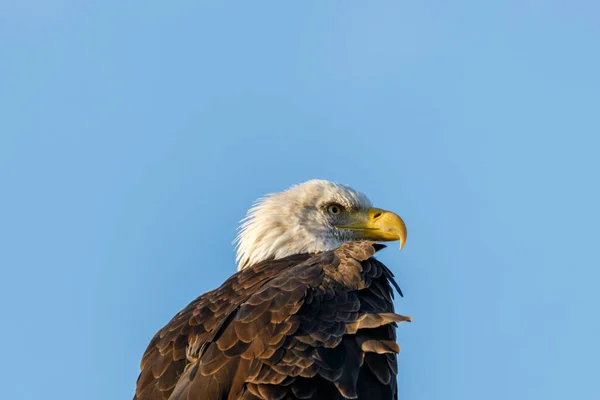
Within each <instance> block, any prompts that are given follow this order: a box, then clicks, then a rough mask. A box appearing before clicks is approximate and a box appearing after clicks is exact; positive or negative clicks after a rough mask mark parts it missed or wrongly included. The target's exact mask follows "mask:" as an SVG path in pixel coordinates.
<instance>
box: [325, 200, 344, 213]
mask: <svg viewBox="0 0 600 400" xmlns="http://www.w3.org/2000/svg"><path fill="white" fill-rule="evenodd" d="M343 211H344V207H343V206H341V205H339V204H335V203H334V204H330V205H328V206H327V212H328V213H329V215H340V214H341V213H342V212H343Z"/></svg>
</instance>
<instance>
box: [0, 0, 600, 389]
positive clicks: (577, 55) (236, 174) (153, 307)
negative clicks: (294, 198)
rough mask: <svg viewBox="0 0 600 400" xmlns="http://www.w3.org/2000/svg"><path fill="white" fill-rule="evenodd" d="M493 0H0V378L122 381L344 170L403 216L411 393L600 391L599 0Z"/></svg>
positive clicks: (394, 254) (33, 383) (83, 384)
mask: <svg viewBox="0 0 600 400" xmlns="http://www.w3.org/2000/svg"><path fill="white" fill-rule="evenodd" d="M217 3H219V4H217ZM484 3H485V4H484ZM492 3H493V2H481V1H460V0H458V1H454V2H451V3H448V2H430V1H382V2H364V1H344V2H339V1H337V2H329V1H318V2H316V1H315V2H275V1H272V2H243V3H237V4H236V5H235V6H233V5H232V4H229V5H225V4H224V2H198V1H190V0H184V1H179V2H171V3H168V4H167V3H166V2H158V1H147V0H145V1H141V0H136V1H129V2H126V3H125V2H122V1H115V0H105V1H102V2H91V1H75V0H62V1H55V0H54V1H53V0H49V1H45V2H41V1H36V0H28V1H16V0H8V1H3V2H2V3H0V54H2V62H1V63H0V110H2V111H1V115H2V117H1V118H0V185H1V187H2V196H0V221H1V223H0V243H1V246H2V251H1V252H0V266H1V268H2V281H3V282H4V285H3V289H2V291H0V308H1V309H0V311H1V313H2V328H3V329H1V330H0V339H1V340H2V343H3V344H4V345H3V350H2V360H3V362H2V363H0V376H1V377H2V378H1V380H2V381H3V391H2V393H3V397H5V398H10V399H38V398H40V397H42V398H45V399H62V400H64V399H66V400H68V399H81V398H82V396H84V397H85V398H86V399H90V400H94V399H120V398H130V397H131V395H132V393H133V388H134V384H135V380H136V378H137V374H138V364H139V360H140V358H141V355H142V353H143V351H144V349H145V347H146V345H147V343H148V341H149V339H150V338H151V337H152V336H153V334H154V333H155V332H156V330H158V329H159V328H160V327H161V326H162V325H163V324H164V323H166V322H167V321H168V320H169V319H170V318H171V317H172V316H173V315H174V314H175V313H176V312H177V311H179V310H180V309H181V308H182V307H183V306H185V305H186V304H187V303H188V302H189V301H191V300H192V299H193V298H195V297H196V296H197V295H199V294H201V293H203V292H205V291H207V290H209V289H212V288H214V287H216V286H218V285H219V284H220V283H221V282H222V281H223V280H224V279H225V278H226V277H228V276H229V275H230V274H232V273H233V272H234V271H235V264H234V253H233V249H232V245H231V241H232V240H233V238H234V237H235V234H236V226H237V223H238V221H239V220H240V219H241V218H242V217H243V216H244V213H245V211H246V209H247V208H248V207H249V206H250V205H251V203H252V201H253V200H254V199H256V198H258V197H260V196H261V195H263V194H265V193H268V192H272V191H278V190H282V189H284V188H286V187H288V186H289V185H292V184H294V183H298V182H302V181H304V180H308V179H311V178H327V179H331V180H336V181H339V182H342V183H347V184H350V185H352V186H353V187H355V188H357V189H359V190H362V191H364V192H366V193H367V194H368V195H369V196H370V197H371V199H372V200H373V202H374V204H376V205H378V206H380V207H383V208H388V209H392V210H394V211H396V212H397V213H399V214H400V215H402V216H403V218H404V219H405V221H406V223H407V225H408V228H409V239H408V242H407V245H406V247H405V250H404V251H402V252H399V251H398V250H397V248H396V247H395V246H391V247H390V248H388V249H387V250H386V251H385V252H384V253H383V254H382V255H381V259H382V260H383V261H384V262H385V263H386V264H387V265H388V266H390V267H391V268H392V270H393V271H394V272H395V273H396V274H397V276H398V278H399V282H400V285H401V287H402V288H403V290H404V293H405V298H403V299H399V300H398V301H397V308H398V310H399V312H401V313H404V314H407V315H411V316H412V317H413V319H414V322H413V323H412V324H410V325H403V326H401V328H400V330H399V343H400V346H401V348H402V353H401V356H400V358H399V363H400V374H399V378H398V380H399V383H400V397H401V398H402V399H427V400H430V399H444V400H454V399H456V400H459V399H460V400H465V399H474V400H475V399H477V400H478V399H489V400H495V399H506V398H512V399H544V400H551V399H569V398H573V399H581V400H586V399H598V398H600V389H599V387H598V384H597V382H596V380H597V378H598V368H599V366H598V360H599V359H600V345H599V341H598V337H600V319H598V306H599V305H600V298H599V296H598V281H599V280H600V272H599V270H598V267H600V259H599V258H600V257H599V256H598V251H597V247H598V237H599V235H598V226H599V223H600V215H599V211H598V204H600V194H599V193H600V189H599V185H598V180H599V178H598V175H599V173H600V162H599V161H598V149H599V147H600V139H599V134H600V117H599V115H600V113H599V109H598V107H599V104H600V95H599V93H600V78H599V73H598V71H600V52H598V43H600V25H598V23H597V21H598V19H599V18H600V6H599V5H598V3H597V2H592V1H569V2H567V1H562V2H561V1H547V2H542V1H536V0H529V1H505V2H502V4H492ZM495 3H500V2H495Z"/></svg>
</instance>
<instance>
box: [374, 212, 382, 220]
mask: <svg viewBox="0 0 600 400" xmlns="http://www.w3.org/2000/svg"><path fill="white" fill-rule="evenodd" d="M379 217H381V213H380V212H377V213H375V214H374V215H373V219H377V218H379Z"/></svg>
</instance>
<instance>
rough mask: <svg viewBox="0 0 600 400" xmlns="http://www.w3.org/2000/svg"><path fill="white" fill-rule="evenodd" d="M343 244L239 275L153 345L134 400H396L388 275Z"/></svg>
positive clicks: (359, 249)
mask: <svg viewBox="0 0 600 400" xmlns="http://www.w3.org/2000/svg"><path fill="white" fill-rule="evenodd" d="M380 248H381V246H379V245H375V244H374V243H371V242H349V243H344V244H342V245H341V246H340V247H338V248H337V249H335V250H332V251H326V252H322V253H318V254H299V255H292V256H288V257H285V258H282V259H279V260H270V261H263V262H260V263H258V264H255V265H253V266H250V267H247V268H244V269H243V270H241V271H239V272H238V273H236V274H235V275H233V276H232V277H231V278H229V279H228V280H227V281H226V282H225V283H224V284H223V285H222V286H221V287H220V288H218V289H216V290H213V291H210V292H208V293H205V294H203V295H202V296H200V297H198V298H197V299H196V300H194V301H193V302H192V303H190V304H189V305H188V306H187V307H186V308H184V309H183V310H182V311H181V312H179V313H178V314H177V315H176V316H175V317H174V318H173V319H172V320H171V321H170V322H169V323H168V324H167V325H166V326H165V327H164V328H162V329H161V330H160V331H159V332H158V333H157V334H156V335H155V336H154V338H153V339H152V341H151V342H150V344H149V346H148V348H147V350H146V352H145V354H144V356H143V358H142V362H141V373H140V375H139V378H138V381H137V387H136V393H135V396H134V400H158V399H160V400H179V399H187V400H200V399H202V400H203V399H211V400H212V399H214V400H218V399H264V400H280V399H354V398H367V397H368V398H370V399H382V400H383V399H395V398H397V388H396V379H395V375H396V373H397V366H396V353H398V351H399V348H398V345H397V344H396V342H395V339H396V333H395V326H396V323H397V322H402V321H409V320H410V319H409V318H408V317H403V316H400V315H397V314H395V313H394V307H393V304H392V299H393V291H392V286H394V287H397V284H396V283H395V282H394V278H393V276H392V274H391V272H390V271H389V270H388V269H387V268H386V267H385V266H384V265H383V264H381V263H380V262H379V261H377V260H376V259H375V258H373V255H374V254H375V252H376V251H377V250H379V249H380Z"/></svg>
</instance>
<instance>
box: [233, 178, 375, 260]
mask: <svg viewBox="0 0 600 400" xmlns="http://www.w3.org/2000/svg"><path fill="white" fill-rule="evenodd" d="M331 203H336V204H339V205H341V206H343V207H344V208H346V209H348V210H361V209H368V208H369V207H371V201H370V200H369V199H368V198H367V196H365V195H364V194H363V193H361V192H358V191H356V190H354V189H352V188H350V187H349V186H345V185H340V184H337V183H333V182H330V181H326V180H317V179H315V180H311V181H308V182H305V183H302V184H299V185H296V186H292V187H291V188H289V189H288V190H286V191H284V192H280V193H274V194H270V195H267V196H266V197H264V198H262V199H260V200H258V202H257V203H256V204H255V205H254V206H253V207H252V208H251V209H250V210H249V211H248V214H247V215H246V218H244V219H243V220H242V221H241V222H242V224H241V226H240V232H239V234H238V236H237V238H236V240H235V242H236V243H237V256H236V261H237V262H238V270H241V269H244V268H246V267H249V266H251V265H254V264H256V263H257V262H260V261H264V260H272V259H279V258H283V257H286V256H289V255H292V254H300V253H317V252H321V251H327V250H332V249H335V248H337V247H338V246H340V245H341V244H342V243H344V242H347V241H349V240H351V236H350V234H349V232H345V231H343V230H340V229H337V228H336V227H334V226H333V225H332V223H331V220H330V218H329V216H328V214H327V212H326V208H327V205H328V204H331Z"/></svg>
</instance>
